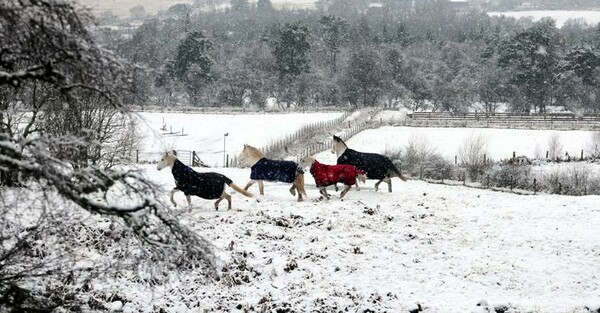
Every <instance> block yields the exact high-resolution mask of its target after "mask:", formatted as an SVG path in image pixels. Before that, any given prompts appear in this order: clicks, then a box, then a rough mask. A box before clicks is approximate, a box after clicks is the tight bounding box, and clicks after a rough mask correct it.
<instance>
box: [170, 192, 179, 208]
mask: <svg viewBox="0 0 600 313" xmlns="http://www.w3.org/2000/svg"><path fill="white" fill-rule="evenodd" d="M177 191H179V189H177V188H173V190H171V203H173V206H175V207H177V202H175V199H174V198H173V195H174V194H175V193H176V192H177Z"/></svg>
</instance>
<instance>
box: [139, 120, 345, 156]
mask: <svg viewBox="0 0 600 313" xmlns="http://www.w3.org/2000/svg"><path fill="white" fill-rule="evenodd" d="M138 114H139V116H140V117H141V119H142V120H143V122H141V123H140V124H139V126H140V129H141V133H142V134H144V135H145V136H144V140H143V141H142V144H141V146H140V151H141V153H140V159H141V160H150V161H152V160H158V159H160V154H161V153H162V152H164V151H166V150H172V149H176V150H193V151H196V152H197V153H198V154H199V156H200V158H201V159H202V161H203V162H204V163H205V164H207V165H209V166H216V165H219V166H222V165H223V146H224V142H223V137H224V136H223V135H224V134H225V133H228V134H229V135H228V136H227V138H226V140H225V150H226V153H227V154H229V155H230V156H237V155H238V154H239V153H240V152H241V151H242V148H243V145H244V144H249V145H252V146H255V147H257V148H261V147H263V146H266V145H268V144H269V143H271V142H272V141H275V140H278V139H280V138H283V137H285V136H287V135H290V134H292V133H294V132H296V131H297V130H298V129H300V128H301V127H302V126H304V125H307V124H311V123H316V122H320V121H328V120H333V119H335V118H337V117H339V116H341V115H342V113H289V114H194V113H151V112H140V113H138ZM163 120H164V123H165V124H166V127H167V128H166V131H163V130H161V127H162V125H163ZM182 128H183V132H184V134H186V135H185V136H180V135H178V134H181V131H182ZM171 130H172V131H173V132H174V133H175V132H178V134H169V132H170V131H171Z"/></svg>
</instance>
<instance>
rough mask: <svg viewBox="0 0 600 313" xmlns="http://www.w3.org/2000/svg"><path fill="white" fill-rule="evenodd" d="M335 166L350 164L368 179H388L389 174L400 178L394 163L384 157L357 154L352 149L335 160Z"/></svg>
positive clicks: (371, 154)
mask: <svg viewBox="0 0 600 313" xmlns="http://www.w3.org/2000/svg"><path fill="white" fill-rule="evenodd" d="M337 164H350V165H354V166H355V167H356V168H358V169H361V170H363V171H364V172H365V174H366V175H367V178H369V179H383V178H385V177H386V176H387V177H390V174H391V173H396V174H397V175H398V177H402V176H401V175H400V172H399V171H398V169H396V166H394V163H392V161H391V160H390V159H389V158H387V157H386V156H384V155H381V154H377V153H365V152H358V151H356V150H352V149H346V151H344V153H342V155H340V156H339V157H338V159H337Z"/></svg>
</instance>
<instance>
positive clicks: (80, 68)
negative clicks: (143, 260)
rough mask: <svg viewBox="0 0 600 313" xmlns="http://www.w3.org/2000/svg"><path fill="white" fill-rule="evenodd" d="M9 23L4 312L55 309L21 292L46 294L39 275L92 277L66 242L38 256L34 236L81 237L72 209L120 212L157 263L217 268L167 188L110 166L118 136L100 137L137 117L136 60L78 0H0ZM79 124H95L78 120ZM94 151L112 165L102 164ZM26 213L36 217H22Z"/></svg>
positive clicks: (2, 83) (0, 116)
mask: <svg viewBox="0 0 600 313" xmlns="http://www.w3.org/2000/svg"><path fill="white" fill-rule="evenodd" d="M0 22H1V25H2V27H0V46H1V47H2V53H0V97H1V98H0V99H1V100H2V101H0V106H1V107H0V155H1V156H2V157H1V158H0V174H1V175H0V199H2V201H1V202H0V260H2V261H1V262H0V295H2V296H0V298H1V300H0V311H5V310H10V309H11V306H14V308H21V309H23V308H25V309H29V310H32V311H50V310H51V308H52V305H53V304H52V303H53V301H51V300H50V299H48V301H28V300H23V298H22V297H25V298H27V299H31V298H32V296H31V295H32V294H41V293H38V292H33V291H40V290H33V289H35V288H40V289H41V288H44V287H43V286H44V285H42V284H40V283H39V281H35V280H36V279H37V278H38V277H46V278H49V279H55V282H60V281H63V280H67V279H70V280H72V279H76V278H75V277H78V276H81V275H83V271H86V272H85V273H91V272H88V270H90V269H89V268H87V267H80V266H73V263H72V262H70V261H72V260H70V259H69V260H67V259H64V255H63V254H61V252H65V251H67V250H69V249H70V250H69V251H73V247H72V246H70V247H69V246H66V245H63V246H59V248H60V249H61V251H50V252H49V253H51V254H52V255H51V256H48V257H47V258H45V257H36V255H35V254H32V253H31V251H32V250H31V247H32V245H33V244H35V242H34V241H35V240H32V238H47V237H48V236H53V238H55V239H56V240H57V242H59V243H62V242H63V241H66V242H69V243H71V242H72V241H69V240H68V239H70V238H69V236H72V235H73V234H72V232H69V231H68V230H70V229H72V228H73V227H74V225H73V224H69V222H67V221H65V220H60V217H65V216H69V213H71V214H70V215H75V214H76V212H88V213H91V214H93V215H103V216H109V217H113V218H115V221H116V222H117V223H120V225H122V226H123V227H124V228H126V229H128V231H129V232H130V233H132V234H134V235H135V236H137V238H138V239H140V240H141V241H142V242H144V243H149V244H150V245H144V246H146V248H150V247H154V248H150V249H148V250H151V251H148V252H152V251H154V252H158V251H162V252H164V253H165V255H163V256H162V257H157V258H156V259H155V260H158V259H162V258H164V257H166V258H167V259H170V258H171V257H170V255H172V256H175V255H178V257H183V258H184V259H187V260H189V261H191V262H194V261H193V259H198V260H204V261H202V263H205V264H212V265H210V266H209V267H210V268H212V269H214V264H213V263H212V262H213V253H212V250H211V249H212V248H211V247H210V244H209V243H208V242H206V241H204V240H203V239H202V238H200V237H198V236H197V235H195V234H193V233H192V232H189V231H187V230H186V229H185V228H184V227H182V226H181V225H179V223H178V222H177V221H176V220H174V219H173V218H172V217H171V216H169V214H168V212H167V211H166V210H165V206H164V205H163V204H162V203H161V202H160V200H158V199H157V198H156V195H155V192H156V190H158V189H159V187H158V186H155V185H154V184H153V183H152V182H150V181H148V180H147V179H145V178H144V177H143V176H142V175H140V173H138V172H137V171H135V170H130V169H127V168H116V167H110V166H107V165H109V164H106V163H104V162H107V161H108V162H110V161H111V160H110V157H105V156H106V154H105V153H104V152H105V151H106V149H105V148H107V147H106V145H107V144H108V145H111V142H110V141H111V140H113V139H117V138H116V137H113V135H114V134H112V135H110V136H111V138H110V139H109V140H107V141H105V142H102V140H104V139H106V138H102V137H99V136H97V135H99V134H105V132H104V130H103V129H102V128H104V127H111V122H109V121H107V120H106V119H113V121H116V120H117V119H118V116H119V115H122V116H126V115H127V116H128V115H129V112H128V111H127V110H126V109H125V106H124V104H123V101H122V99H123V97H124V95H125V94H127V92H128V91H129V90H130V89H131V85H130V84H131V75H130V73H131V66H130V65H129V64H127V63H124V62H123V61H122V60H121V59H120V58H117V57H116V56H114V55H113V54H112V53H110V52H108V51H106V50H105V49H102V48H100V47H99V46H98V44H97V43H96V41H95V40H94V38H93V37H92V36H91V35H90V34H89V33H88V26H89V25H90V24H91V23H92V19H91V17H90V16H88V15H86V13H85V12H82V11H79V10H78V9H77V8H75V7H74V6H73V4H72V3H71V2H64V1H60V0H36V1H14V0H9V1H2V2H0ZM111 109H112V110H113V111H112V112H117V114H114V115H113V114H112V112H111V111H110V110H111ZM99 110H100V111H99ZM19 111H20V112H23V111H27V116H26V117H27V119H26V120H25V119H19V118H15V117H18V114H19V113H18V112H19ZM64 117H67V118H66V119H63V118H64ZM101 119H104V120H103V121H100V120H101ZM73 121H78V122H86V121H91V122H90V123H78V124H75V125H69V124H70V123H72V122H73ZM88 126H89V127H90V128H89V129H88V128H87V127H88ZM53 127H56V128H57V129H53ZM77 127H81V129H76V128H77ZM98 127H99V128H100V129H99V128H98ZM130 129H131V128H119V131H121V132H126V131H129V130H130ZM63 130H64V131H63ZM90 133H93V134H92V135H91V136H90ZM96 141H98V142H96ZM98 149H99V150H98ZM120 153H123V154H126V153H125V152H123V151H121V152H120ZM123 154H122V155H121V156H126V155H123ZM95 155H100V156H99V158H98V160H99V161H103V162H94V158H95ZM102 163H104V164H102ZM6 173H10V174H12V175H5V174H6ZM15 179H16V180H17V181H16V184H15V183H14V180H15ZM11 180H12V181H11ZM10 183H13V184H12V185H13V187H11V188H9V187H7V186H6V185H7V184H10ZM27 199H29V201H28V202H25V203H21V200H27ZM124 203H127V204H124ZM74 210H75V211H74ZM59 211H60V214H58V213H59ZM16 212H19V213H18V214H15V213H16ZM26 214H27V215H31V216H34V217H38V219H37V222H33V223H29V222H30V221H22V220H21V219H20V218H19V216H24V215H26ZM53 214H57V215H58V217H59V219H57V220H54V219H53ZM54 223H61V224H60V225H62V226H60V228H56V225H55V224H54ZM159 246H160V247H161V248H159ZM169 246H171V247H172V248H173V249H170V248H167V247H169ZM146 248H144V250H145V249H146ZM62 249H64V251H63V250H62ZM164 249H167V250H164ZM167 251H168V252H167ZM154 252H153V253H154ZM171 260H173V259H171ZM206 262H207V263H206ZM105 270H107V269H106V268H105ZM210 271H211V272H212V273H213V274H214V273H215V272H214V271H213V270H210ZM88 275H89V274H88ZM69 277H70V278H69ZM50 285H54V284H52V283H49V284H48V285H47V286H50ZM59 288H60V287H59ZM26 289H31V291H32V292H27V291H23V290H26ZM15 290H16V291H15ZM51 293H52V291H51V290H49V292H48V294H51ZM24 301H26V302H27V305H26V306H24V305H23V303H24Z"/></svg>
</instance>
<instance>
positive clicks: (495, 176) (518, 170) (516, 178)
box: [483, 164, 533, 189]
mask: <svg viewBox="0 0 600 313" xmlns="http://www.w3.org/2000/svg"><path fill="white" fill-rule="evenodd" d="M486 174H487V175H486V176H489V184H490V185H492V186H495V187H501V188H504V187H511V186H512V187H513V188H519V189H531V188H532V187H533V178H532V177H531V175H530V174H531V166H529V165H515V164H501V165H496V166H493V167H490V168H489V169H488V170H487V171H486ZM483 183H484V184H487V183H488V182H487V177H486V179H485V181H484V182H483Z"/></svg>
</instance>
